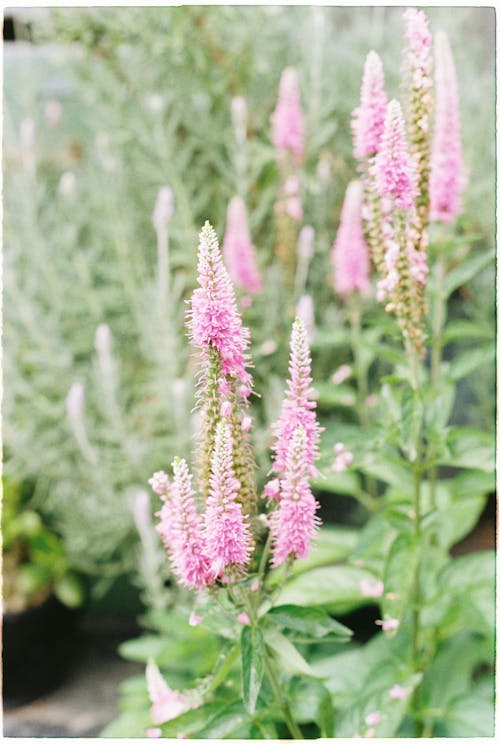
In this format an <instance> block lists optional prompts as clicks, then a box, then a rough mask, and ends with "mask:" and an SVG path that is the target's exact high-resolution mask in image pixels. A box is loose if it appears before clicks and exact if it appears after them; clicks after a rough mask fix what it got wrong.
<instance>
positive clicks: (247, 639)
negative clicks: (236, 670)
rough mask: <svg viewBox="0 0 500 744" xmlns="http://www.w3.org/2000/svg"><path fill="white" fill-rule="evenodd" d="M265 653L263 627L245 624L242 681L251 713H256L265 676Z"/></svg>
mask: <svg viewBox="0 0 500 744" xmlns="http://www.w3.org/2000/svg"><path fill="white" fill-rule="evenodd" d="M264 654H265V647H264V637H263V635H262V631H261V629H260V628H253V627H249V626H245V627H244V628H243V630H242V632H241V682H242V691H243V702H244V704H245V707H246V709H247V711H248V712H249V713H250V715H253V714H254V713H255V708H256V705H257V698H258V697H259V691H260V687H261V684H262V678H263V676H264Z"/></svg>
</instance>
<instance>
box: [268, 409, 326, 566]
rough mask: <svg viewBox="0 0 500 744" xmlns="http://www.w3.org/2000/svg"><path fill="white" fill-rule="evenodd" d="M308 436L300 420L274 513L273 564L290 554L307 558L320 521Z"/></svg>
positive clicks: (272, 519)
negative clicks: (312, 477) (277, 506)
mask: <svg viewBox="0 0 500 744" xmlns="http://www.w3.org/2000/svg"><path fill="white" fill-rule="evenodd" d="M307 455H308V440H307V434H306V431H305V429H304V428H303V426H301V425H300V424H299V425H298V426H297V427H296V428H295V431H294V432H293V435H292V439H291V442H290V445H289V447H288V450H287V460H286V466H285V475H284V478H283V480H282V481H281V500H280V505H279V508H278V510H277V511H275V512H272V514H271V515H270V522H271V532H272V534H273V560H272V565H273V567H276V566H280V565H281V564H282V563H284V562H285V561H286V560H287V559H288V558H289V557H292V558H305V557H306V556H307V555H308V553H309V549H310V547H311V542H312V539H313V536H314V533H315V532H316V530H317V528H318V527H319V525H320V520H319V518H318V517H317V516H316V511H317V509H319V504H318V502H317V501H316V499H315V498H314V496H313V494H312V491H311V488H310V486H309V480H308V479H309V472H308V471H309V465H308V460H307Z"/></svg>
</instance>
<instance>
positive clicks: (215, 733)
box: [182, 701, 250, 739]
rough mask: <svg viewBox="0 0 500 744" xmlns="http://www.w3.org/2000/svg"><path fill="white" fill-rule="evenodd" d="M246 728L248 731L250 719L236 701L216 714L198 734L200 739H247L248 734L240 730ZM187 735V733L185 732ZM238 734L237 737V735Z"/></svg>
mask: <svg viewBox="0 0 500 744" xmlns="http://www.w3.org/2000/svg"><path fill="white" fill-rule="evenodd" d="M245 725H247V726H248V732H249V730H250V719H249V718H248V715H247V713H246V711H245V709H244V708H243V706H242V704H241V703H240V702H239V701H237V702H234V703H230V704H229V705H227V706H226V707H225V708H223V709H222V710H221V711H220V712H219V713H217V714H216V715H215V716H213V718H212V719H211V720H210V721H209V723H208V724H207V725H206V726H205V727H204V728H202V729H201V730H200V731H199V732H198V737H197V738H200V739H230V738H247V737H248V733H247V732H246V731H245V730H243V731H242V729H244V728H245ZM182 731H184V730H183V729H182ZM185 733H188V732H185ZM237 734H238V735H237Z"/></svg>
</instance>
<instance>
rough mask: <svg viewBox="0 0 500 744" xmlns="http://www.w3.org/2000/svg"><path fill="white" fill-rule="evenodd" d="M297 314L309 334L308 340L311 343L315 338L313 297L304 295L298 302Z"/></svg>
mask: <svg viewBox="0 0 500 744" xmlns="http://www.w3.org/2000/svg"><path fill="white" fill-rule="evenodd" d="M295 314H296V316H297V318H300V319H301V321H302V322H303V324H304V327H305V329H306V333H307V340H308V341H309V343H311V341H312V340H313V338H314V302H313V298H312V297H311V295H308V294H305V295H302V297H301V298H300V299H299V301H298V302H297V307H296V308H295Z"/></svg>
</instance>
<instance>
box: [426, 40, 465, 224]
mask: <svg viewBox="0 0 500 744" xmlns="http://www.w3.org/2000/svg"><path fill="white" fill-rule="evenodd" d="M435 55H436V118H435V126H434V140H433V146H432V157H431V175H430V184H429V190H430V200H431V214H430V218H431V220H436V221H441V222H451V221H452V220H453V219H454V218H455V217H456V216H457V214H458V213H459V209H460V192H461V186H462V182H463V165H462V148H461V143H460V111H459V97H458V85H457V74H456V70H455V64H454V62H453V55H452V52H451V48H450V44H449V41H448V37H447V36H446V34H445V33H444V32H439V33H438V34H436V51H435Z"/></svg>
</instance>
